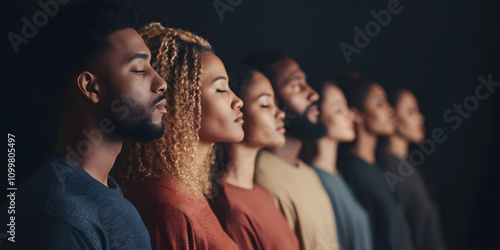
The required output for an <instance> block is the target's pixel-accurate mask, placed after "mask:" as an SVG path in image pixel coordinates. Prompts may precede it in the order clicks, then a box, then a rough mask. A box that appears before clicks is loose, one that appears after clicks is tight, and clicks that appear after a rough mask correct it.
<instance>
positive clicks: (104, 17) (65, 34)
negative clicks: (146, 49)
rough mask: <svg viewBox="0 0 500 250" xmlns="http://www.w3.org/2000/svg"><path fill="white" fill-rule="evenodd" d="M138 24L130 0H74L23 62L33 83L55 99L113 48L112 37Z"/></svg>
mask: <svg viewBox="0 0 500 250" xmlns="http://www.w3.org/2000/svg"><path fill="white" fill-rule="evenodd" d="M137 22H138V19H137V13H136V11H135V8H134V6H133V4H132V3H131V2H130V1H129V0H72V1H70V2H69V3H68V4H66V5H64V6H61V9H60V10H59V12H58V13H57V15H56V16H55V17H54V18H53V19H51V20H49V24H48V25H47V27H43V28H41V29H40V33H39V34H38V35H37V36H36V37H35V38H33V41H30V43H29V44H28V45H29V46H27V48H26V52H25V53H24V56H23V58H24V60H25V62H26V64H27V66H28V67H29V69H30V73H31V76H32V78H33V80H34V81H35V82H36V84H40V85H41V89H44V90H45V92H47V93H48V94H49V96H51V95H52V94H53V93H55V92H58V91H59V90H61V89H65V87H66V83H67V82H68V80H69V79H70V78H71V77H72V76H74V75H75V74H76V73H77V72H78V71H80V70H83V69H85V68H86V67H87V66H88V64H89V62H91V61H92V59H93V58H95V57H96V55H98V54H99V53H100V52H101V51H102V50H104V49H106V48H108V47H109V46H110V44H109V42H108V40H107V36H108V35H110V34H112V33H113V32H115V31H118V30H122V29H126V28H135V26H136V25H137Z"/></svg>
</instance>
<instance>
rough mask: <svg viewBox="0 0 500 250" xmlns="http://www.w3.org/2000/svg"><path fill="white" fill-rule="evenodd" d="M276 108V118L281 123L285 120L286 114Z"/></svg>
mask: <svg viewBox="0 0 500 250" xmlns="http://www.w3.org/2000/svg"><path fill="white" fill-rule="evenodd" d="M275 107H276V118H277V119H279V120H280V121H281V120H283V119H285V112H283V110H281V109H280V108H279V107H278V106H277V105H275Z"/></svg>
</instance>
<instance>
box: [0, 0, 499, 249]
mask: <svg viewBox="0 0 500 250" xmlns="http://www.w3.org/2000/svg"><path fill="white" fill-rule="evenodd" d="M44 1H46V0H44ZM134 2H135V3H136V8H137V10H138V12H139V15H140V18H141V25H143V24H146V23H148V22H151V21H159V22H161V23H163V24H164V25H165V26H170V27H174V28H184V29H188V30H190V31H192V32H195V33H197V34H199V35H201V36H203V37H205V38H207V39H208V40H209V41H210V42H211V44H212V45H213V46H214V47H215V50H216V53H217V54H218V55H219V56H220V57H221V59H222V60H223V61H224V62H225V63H231V62H234V61H237V60H239V59H240V58H241V57H242V56H243V55H245V54H246V53H248V52H250V51H252V50H255V49H262V48H283V49H287V50H289V51H290V52H291V53H292V55H293V56H294V57H295V58H296V59H297V61H298V62H299V63H300V65H301V67H302V68H303V70H304V71H305V72H306V74H308V77H310V78H319V77H323V76H326V75H331V74H333V73H336V72H339V71H342V70H347V69H358V70H360V71H361V72H362V73H363V74H364V75H366V76H368V77H370V78H372V79H375V80H377V81H379V82H380V83H382V84H383V85H384V86H385V87H386V88H387V89H388V90H391V89H394V88H396V87H409V88H410V89H412V90H413V91H414V93H415V94H416V95H417V98H418V99H419V101H420V106H421V110H422V113H423V114H424V115H425V116H426V128H427V138H430V137H431V131H432V130H433V129H434V128H442V129H443V130H444V131H445V133H446V135H447V136H448V139H447V140H446V141H445V142H444V143H441V144H437V145H436V150H435V152H434V153H433V154H431V155H430V156H428V157H426V158H425V162H424V164H423V165H422V166H421V167H420V170H421V171H422V173H423V175H424V178H425V180H426V182H427V184H428V187H429V190H430V192H431V194H432V196H433V198H434V199H435V201H436V202H437V204H438V206H439V207H440V210H441V219H442V224H443V230H444V235H445V239H446V242H447V244H448V249H453V250H455V249H457V250H460V249H473V250H476V249H500V229H499V228H500V181H499V180H498V177H499V176H500V170H499V169H500V164H499V162H500V152H499V151H500V142H499V139H500V134H499V128H500V116H499V113H498V108H499V107H500V105H499V99H500V98H499V95H500V88H498V87H497V91H495V92H494V93H492V94H491V96H490V97H489V98H488V99H486V100H484V101H480V103H479V107H478V109H477V110H475V111H474V112H471V114H470V117H469V118H467V119H465V118H464V119H462V124H461V126H459V127H458V128H457V129H456V130H453V129H452V128H451V126H452V125H453V124H455V122H446V121H445V120H444V119H443V114H444V112H445V111H446V110H448V109H450V108H451V109H453V105H454V104H455V103H457V104H463V102H464V100H465V99H466V97H467V96H471V95H474V93H475V92H474V91H475V88H476V86H477V85H478V84H479V81H478V80H477V77H478V76H483V77H484V78H486V79H487V78H488V75H489V74H492V77H493V80H497V81H500V60H499V58H500V50H499V47H500V28H499V27H498V26H499V25H500V14H499V13H500V8H499V4H498V1H495V0H489V1H488V0H481V1H457V0H446V1H443V0H433V1H424V0H412V1H409V0H401V1H400V4H401V6H402V7H403V10H402V11H401V13H399V14H396V15H392V17H391V21H390V23H389V24H388V25H387V27H382V28H381V31H380V33H379V34H378V36H375V37H372V38H371V40H370V43H369V44H368V45H367V46H366V47H365V48H362V49H361V53H359V54H353V55H352V56H351V59H352V62H351V63H350V64H349V63H347V61H346V59H345V57H344V56H343V54H342V52H341V50H340V48H339V44H340V43H341V42H346V43H349V44H351V45H353V44H354V42H353V39H354V36H355V31H354V29H353V28H354V27H355V26H358V27H360V29H361V30H364V29H365V25H366V24H367V23H368V22H369V21H372V20H374V18H373V17H372V15H370V11H371V10H374V11H376V12H378V11H380V10H383V9H387V1H381V0H349V1H348V0H337V1H333V0H311V1H304V0H302V1H300V0H293V1H292V0H288V1H269V0H268V1H265V0H259V1H256V0H252V1H251V0H239V1H235V0H233V1H229V2H228V1H227V0H220V1H217V2H218V3H220V4H221V5H224V4H225V5H228V6H231V3H233V5H234V6H232V7H231V8H232V10H231V11H226V12H224V13H223V14H222V15H223V20H221V19H220V18H219V16H218V14H217V11H216V9H215V8H214V6H213V1H210V0H205V1H200V0H198V1H194V0H189V1H180V0H178V1H165V0H163V1H160V0H156V1H154V0H147V1H146V0H143V1H138V0H136V1H134ZM34 3H36V1H8V2H7V1H4V2H3V4H2V7H1V8H2V11H3V15H2V18H3V22H2V39H1V43H2V60H3V63H2V67H1V68H2V69H1V72H2V73H1V74H2V78H1V79H2V85H1V87H2V91H1V92H2V104H3V105H2V108H3V109H4V112H2V114H3V118H2V131H3V133H4V136H5V135H6V134H7V133H12V134H14V135H16V146H15V147H16V153H17V155H16V160H17V167H16V169H17V182H18V183H19V182H20V181H21V180H22V179H24V178H25V177H26V175H28V174H29V173H30V172H31V171H33V169H34V168H36V167H37V166H38V164H40V162H41V161H42V160H43V158H44V157H45V156H47V155H48V154H49V153H50V151H51V150H52V148H53V146H54V138H55V136H56V132H57V130H56V126H55V120H54V119H55V118H54V114H53V112H52V110H53V107H52V106H51V104H50V102H49V100H47V99H46V98H44V97H43V96H42V95H41V88H43V86H38V85H36V84H35V83H34V82H35V81H33V80H32V79H29V78H28V77H27V72H26V70H25V69H24V67H22V66H21V64H19V62H18V60H19V56H18V54H15V53H14V51H13V49H12V47H11V46H10V44H9V41H8V39H7V36H6V34H7V33H8V32H14V33H17V34H19V33H20V30H21V25H22V22H21V17H23V16H26V17H27V18H28V19H30V18H32V17H33V14H34V13H35V12H37V11H40V7H38V6H37V5H36V4H34ZM42 28H43V27H42ZM19 48H20V50H22V49H23V45H20V47H19ZM483 91H484V90H483ZM4 138H5V137H4ZM6 144H7V141H6V139H5V141H4V143H2V148H4V149H6V147H7V145H6ZM4 152H5V151H4ZM4 162H5V161H4ZM1 169H3V170H1V171H0V173H2V174H1V175H0V180H1V183H0V184H1V188H2V189H4V188H3V187H6V179H7V172H6V171H7V164H6V163H5V164H4V166H2V167H1ZM4 190H5V189H4ZM3 202H5V195H3V192H2V203H1V204H3ZM0 233H3V232H0Z"/></svg>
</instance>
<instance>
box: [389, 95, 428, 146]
mask: <svg viewBox="0 0 500 250" xmlns="http://www.w3.org/2000/svg"><path fill="white" fill-rule="evenodd" d="M395 111H396V134H397V135H399V136H401V137H403V138H405V139H407V140H408V141H410V142H413V143H418V142H421V141H422V140H423V139H424V137H425V127H424V121H425V118H424V116H423V115H422V113H420V109H419V107H418V102H417V98H415V96H414V95H413V94H412V93H411V92H410V91H408V90H405V91H403V92H401V93H400V94H399V97H398V100H397V102H396V107H395Z"/></svg>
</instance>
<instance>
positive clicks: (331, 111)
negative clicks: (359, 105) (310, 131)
mask: <svg viewBox="0 0 500 250" xmlns="http://www.w3.org/2000/svg"><path fill="white" fill-rule="evenodd" d="M322 95H323V98H322V100H321V102H320V120H321V121H322V122H323V123H324V124H325V125H326V128H327V134H326V136H327V137H328V138H330V139H333V140H335V141H338V142H351V141H353V140H354V139H355V138H356V133H355V132H354V114H353V112H352V111H351V110H350V109H349V106H348V105H347V100H346V98H345V95H344V93H343V92H342V90H341V89H340V88H339V87H337V86H335V85H333V84H328V85H326V86H325V87H324V89H323V93H322Z"/></svg>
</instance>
